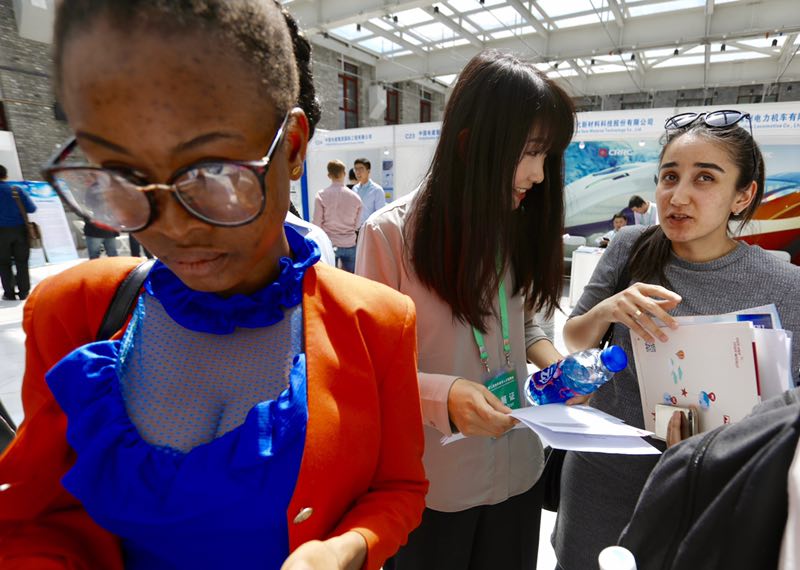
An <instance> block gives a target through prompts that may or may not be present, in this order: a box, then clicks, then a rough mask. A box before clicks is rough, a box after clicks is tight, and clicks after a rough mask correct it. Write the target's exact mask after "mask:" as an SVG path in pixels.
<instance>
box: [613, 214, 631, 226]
mask: <svg viewBox="0 0 800 570" xmlns="http://www.w3.org/2000/svg"><path fill="white" fill-rule="evenodd" d="M617 218H620V219H621V220H625V223H626V224H627V223H628V218H626V217H625V214H623V213H622V212H617V213H616V214H614V215H613V216H612V217H611V221H612V222H613V221H614V220H616V219H617Z"/></svg>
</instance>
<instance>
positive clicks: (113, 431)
mask: <svg viewBox="0 0 800 570" xmlns="http://www.w3.org/2000/svg"><path fill="white" fill-rule="evenodd" d="M286 232H287V236H288V237H289V244H290V247H291V248H292V251H293V253H294V255H295V259H294V261H292V260H289V259H288V258H284V259H282V260H281V275H280V276H279V277H278V279H277V280H276V282H275V283H272V284H270V285H268V286H267V287H266V288H265V289H264V290H262V291H259V292H258V293H257V294H256V295H250V296H244V295H235V296H233V297H230V298H227V299H222V298H219V297H216V296H214V297H215V300H216V301H217V302H215V303H211V306H208V305H206V304H205V303H204V299H203V297H205V296H207V295H209V294H207V293H198V294H197V296H196V295H195V293H196V292H194V291H191V290H189V289H187V288H186V287H185V286H182V285H183V284H182V283H181V282H180V281H179V280H178V279H177V278H176V277H175V276H174V275H173V274H172V273H171V272H170V271H169V270H168V269H167V268H166V267H165V266H163V265H161V264H157V268H158V271H156V269H155V268H154V273H153V274H151V276H150V277H149V278H148V282H147V284H146V287H145V289H146V293H145V294H144V295H143V296H142V297H141V298H140V300H139V304H138V307H137V310H136V313H135V316H134V320H133V323H132V326H130V327H129V328H128V331H127V332H126V335H125V338H124V339H123V340H122V341H121V342H120V341H108V342H98V343H93V344H90V345H87V346H84V347H82V348H79V349H77V350H76V351H74V352H73V353H71V354H70V355H68V356H67V357H65V358H64V359H63V360H62V361H61V362H60V363H59V364H57V365H56V366H55V367H54V368H53V370H51V371H50V373H48V375H47V381H48V384H49V385H50V388H51V390H52V391H53V393H54V395H55V397H56V399H57V400H58V402H59V403H60V405H61V407H62V408H63V409H64V412H65V413H66V414H67V417H68V429H67V439H68V440H69V442H70V445H72V447H73V448H74V449H75V451H76V454H77V459H76V462H75V465H74V466H73V468H72V469H71V470H70V471H69V472H68V473H67V475H66V476H65V477H64V479H63V484H64V487H65V488H66V489H67V490H68V491H70V492H71V493H72V494H73V495H75V496H76V497H77V498H78V499H79V500H80V501H81V502H82V504H83V505H84V507H85V508H86V510H87V511H88V512H89V514H90V515H91V516H92V517H93V518H94V519H95V521H97V522H98V523H99V524H100V525H101V526H103V527H104V528H106V529H108V530H109V531H111V532H112V533H114V534H116V535H118V536H120V537H121V538H122V541H123V548H124V553H125V557H126V568H128V569H133V570H139V569H145V568H147V569H161V568H164V569H167V568H170V569H172V568H187V569H188V568H192V569H201V568H275V569H277V568H280V566H281V564H282V562H283V561H284V560H285V558H286V556H287V555H288V526H287V519H286V511H287V508H288V504H289V501H290V499H291V495H292V493H293V491H294V486H295V483H296V481H297V474H298V472H299V468H300V462H301V459H302V454H303V445H304V442H305V427H306V422H307V415H308V405H307V397H306V377H305V374H306V366H305V355H304V354H303V353H302V307H301V305H300V301H301V300H302V278H303V275H304V273H305V270H306V269H307V268H308V267H309V266H310V265H312V264H313V263H315V262H316V261H317V260H318V259H319V252H318V249H317V246H316V245H315V244H314V243H313V242H310V241H307V240H305V239H303V238H302V237H300V236H299V234H296V233H294V231H293V230H291V229H290V228H287V230H286ZM290 232H291V233H290ZM154 275H158V277H156V278H155V279H151V277H153V276H154ZM170 276H171V277H170ZM279 283H280V289H281V290H280V291H278V290H277V288H276V287H274V286H275V285H276V284H279ZM270 288H272V292H270V293H266V294H265V293H264V291H265V290H266V289H270ZM286 289H292V291H287V290H286ZM237 297H238V298H239V299H237ZM175 300H177V303H175V302H174V301H175ZM176 307H179V308H178V309H176ZM203 307H204V308H205V310H200V309H202V308H203ZM243 307H246V310H243ZM195 311H199V312H197V313H196V314H193V313H194V312H195ZM220 312H222V313H224V314H221V313H220ZM253 313H259V315H258V316H254V315H253ZM232 315H233V316H232ZM284 315H286V317H287V318H284ZM242 360H245V361H246V362H244V363H243V362H242ZM287 377H288V386H286V384H287Z"/></svg>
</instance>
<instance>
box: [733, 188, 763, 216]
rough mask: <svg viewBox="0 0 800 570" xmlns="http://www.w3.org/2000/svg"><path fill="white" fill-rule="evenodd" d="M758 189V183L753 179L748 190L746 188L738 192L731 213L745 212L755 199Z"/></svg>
mask: <svg viewBox="0 0 800 570" xmlns="http://www.w3.org/2000/svg"><path fill="white" fill-rule="evenodd" d="M757 189H758V184H757V183H756V181H755V180H753V181H752V182H751V183H750V186H748V187H747V190H744V191H743V192H737V193H736V199H735V200H734V201H733V204H731V213H733V214H735V215H739V214H741V213H742V212H744V211H745V210H746V209H747V207H748V206H750V203H751V202H752V201H753V198H754V197H755V195H756V190H757Z"/></svg>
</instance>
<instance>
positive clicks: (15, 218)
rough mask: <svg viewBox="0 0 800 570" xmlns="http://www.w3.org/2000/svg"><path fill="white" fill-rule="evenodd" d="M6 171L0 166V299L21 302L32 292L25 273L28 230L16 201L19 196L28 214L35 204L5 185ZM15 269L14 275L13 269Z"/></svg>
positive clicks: (28, 252) (24, 194) (27, 253)
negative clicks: (1, 290) (1, 295)
mask: <svg viewBox="0 0 800 570" xmlns="http://www.w3.org/2000/svg"><path fill="white" fill-rule="evenodd" d="M7 177H8V171H7V170H6V167H5V166H3V165H1V164H0V281H1V282H2V284H3V300H4V301H14V300H16V299H17V297H19V299H20V300H24V299H26V298H27V297H28V292H29V291H30V289H31V280H30V275H29V273H28V257H29V256H30V244H29V243H28V228H27V227H25V219H24V218H23V217H22V213H21V212H20V208H19V205H18V202H17V199H16V198H15V195H16V196H18V197H19V200H20V202H22V205H23V207H24V208H25V211H26V212H27V213H29V214H30V213H33V212H35V211H36V204H34V203H33V201H32V200H31V199H30V197H29V196H28V194H27V193H26V192H24V191H23V190H21V189H19V188H14V187H13V186H11V185H10V184H8V183H7V182H6V178H7ZM15 269H16V276H15V275H14V270H15Z"/></svg>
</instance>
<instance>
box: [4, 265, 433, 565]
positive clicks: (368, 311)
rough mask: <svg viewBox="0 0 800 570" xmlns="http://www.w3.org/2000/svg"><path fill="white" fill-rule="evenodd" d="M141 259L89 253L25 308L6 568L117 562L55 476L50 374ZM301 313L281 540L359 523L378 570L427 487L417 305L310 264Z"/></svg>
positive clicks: (8, 488)
mask: <svg viewBox="0 0 800 570" xmlns="http://www.w3.org/2000/svg"><path fill="white" fill-rule="evenodd" d="M136 263H137V261H136V260H134V259H132V258H119V257H117V258H106V259H101V260H95V261H90V262H87V263H83V264H81V265H79V266H76V267H74V268H71V269H68V270H67V271H64V272H63V273H61V274H59V275H57V276H55V277H52V278H50V279H47V280H45V281H43V282H42V283H41V284H40V285H39V286H38V287H36V289H35V291H34V292H33V294H32V295H31V296H30V298H29V299H28V301H27V303H26V305H25V312H24V319H23V327H24V329H25V332H26V333H27V339H26V343H25V347H26V363H25V377H24V381H23V386H22V399H23V406H24V409H25V421H24V422H23V423H22V425H21V427H20V430H19V433H18V435H17V437H16V439H15V440H14V442H13V443H12V445H11V446H9V448H8V449H7V450H6V452H5V453H4V454H3V455H2V457H0V567H2V568H4V569H11V568H31V569H34V568H39V567H41V565H42V560H43V559H48V558H49V559H54V560H58V561H60V562H61V563H62V564H63V563H64V562H66V564H67V568H70V569H81V570H83V569H87V570H88V569H97V568H103V569H114V570H117V569H122V568H124V564H123V560H122V555H121V551H120V546H119V542H118V539H117V538H116V537H115V536H114V535H112V534H110V533H108V532H107V531H105V530H104V529H102V528H101V527H99V526H98V525H97V524H95V523H94V521H93V520H92V519H91V518H90V517H89V515H88V514H87V513H86V511H85V510H83V508H82V506H81V504H80V503H79V502H78V500H77V499H75V498H74V497H73V496H72V495H70V494H69V493H68V492H67V491H66V490H65V489H64V488H63V487H62V485H61V482H60V481H61V478H62V477H63V475H64V474H65V473H66V472H67V470H69V469H70V467H71V466H72V464H73V461H74V451H73V450H72V449H71V448H70V447H69V445H68V444H67V441H66V437H65V432H66V423H67V421H66V417H65V415H64V414H63V412H62V411H61V409H60V407H59V406H58V403H57V402H56V401H55V399H54V398H53V395H52V394H51V392H50V390H49V388H48V387H47V384H46V383H45V380H44V375H45V372H47V371H48V370H49V369H50V368H51V367H52V366H53V365H54V364H56V363H57V362H58V361H59V360H60V359H61V358H63V357H64V356H66V355H67V354H68V353H69V352H70V351H72V350H73V349H74V348H76V347H78V346H81V345H84V344H86V343H89V342H92V341H93V340H94V337H95V334H96V331H97V330H98V328H99V326H100V322H101V321H102V318H103V315H104V314H105V311H106V308H107V307H108V305H109V303H110V302H111V298H112V297H113V294H114V292H115V290H116V288H117V287H118V285H119V283H120V282H121V281H122V279H124V277H125V276H126V275H127V274H128V272H129V271H130V270H131V269H132V268H133V267H134V266H135V264H136ZM303 318H304V334H305V347H306V355H307V378H308V411H309V418H308V425H307V428H306V429H307V432H306V441H305V448H304V452H303V459H302V462H301V467H300V473H299V476H298V481H297V485H296V487H295V490H294V494H293V495H292V499H291V502H290V504H289V510H288V512H287V513H286V517H287V520H288V524H289V543H290V544H289V549H290V550H294V549H295V548H297V547H298V546H299V545H301V544H303V543H304V542H306V541H309V540H312V539H320V540H324V539H326V538H329V537H331V536H335V535H338V534H341V533H344V532H346V531H350V530H354V531H357V532H359V533H360V534H362V535H363V536H364V538H365V539H366V541H367V544H368V554H367V561H366V564H365V566H364V567H365V568H367V569H376V570H377V569H378V568H380V567H381V565H382V564H383V562H384V561H385V560H386V559H387V558H388V557H389V556H391V555H392V554H394V553H395V552H396V551H397V549H398V548H399V547H400V546H401V545H402V544H404V543H405V541H406V538H407V536H408V533H409V532H410V531H411V530H413V529H414V528H415V527H416V526H417V525H418V524H419V521H420V518H421V516H422V510H423V508H424V504H425V493H426V492H427V488H428V483H427V481H426V479H425V475H424V471H423V467H422V451H423V436H422V419H421V414H420V404H419V393H418V388H417V380H416V378H417V376H416V374H417V370H416V337H415V321H416V315H415V312H414V306H413V304H412V302H411V301H410V299H408V297H405V296H403V295H400V294H399V293H397V292H396V291H394V290H392V289H390V288H388V287H385V286H383V285H381V284H379V283H374V282H372V281H368V280H366V279H362V278H360V277H356V276H353V275H350V274H349V273H345V272H343V271H339V270H337V269H333V268H331V267H328V266H325V265H322V264H317V265H315V266H313V267H311V268H310V269H308V271H307V273H306V275H305V278H304V281H303ZM121 334H122V331H120V332H119V333H117V335H115V338H118V337H119V336H120V335H121ZM37 557H38V558H37Z"/></svg>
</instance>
